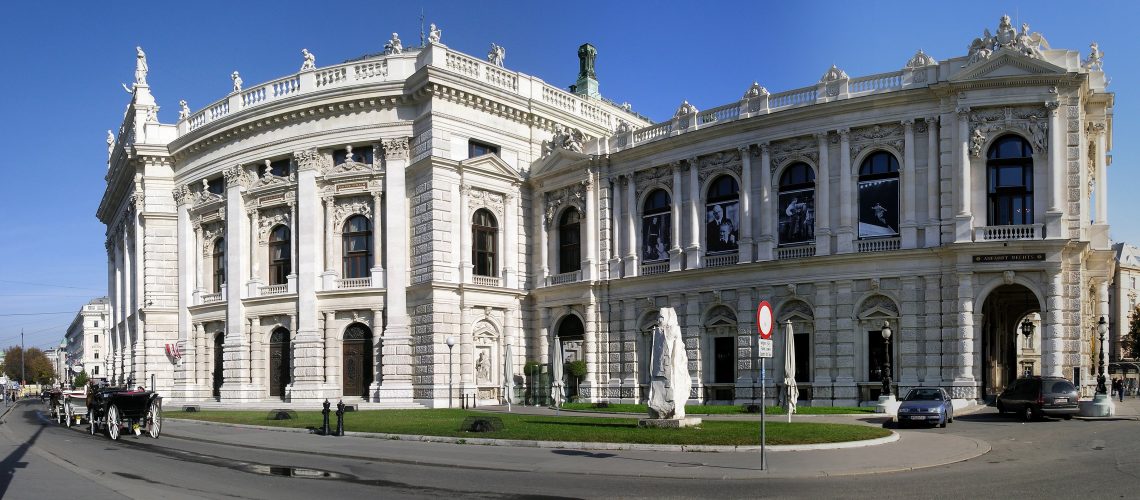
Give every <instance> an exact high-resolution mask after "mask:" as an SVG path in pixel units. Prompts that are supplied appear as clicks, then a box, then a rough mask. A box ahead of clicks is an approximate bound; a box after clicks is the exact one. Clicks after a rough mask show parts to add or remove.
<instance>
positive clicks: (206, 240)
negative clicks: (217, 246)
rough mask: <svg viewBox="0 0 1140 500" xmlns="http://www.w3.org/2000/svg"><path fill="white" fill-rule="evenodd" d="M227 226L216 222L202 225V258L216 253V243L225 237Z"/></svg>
mask: <svg viewBox="0 0 1140 500" xmlns="http://www.w3.org/2000/svg"><path fill="white" fill-rule="evenodd" d="M225 233H226V224H225V223H224V222H214V223H211V224H203V225H202V256H203V257H209V256H210V254H211V253H213V252H214V242H215V241H217V239H218V238H221V237H223V236H225Z"/></svg>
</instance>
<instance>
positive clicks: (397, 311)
mask: <svg viewBox="0 0 1140 500" xmlns="http://www.w3.org/2000/svg"><path fill="white" fill-rule="evenodd" d="M384 163H385V172H386V175H385V177H384V181H385V186H384V192H385V194H386V196H384V205H385V206H384V209H385V213H384V215H385V216H384V221H385V224H387V226H388V227H387V237H388V244H387V245H386V246H387V252H388V268H389V269H391V270H392V272H389V273H385V278H386V279H387V281H388V283H387V285H388V287H387V288H388V290H387V295H386V296H385V303H384V309H385V311H386V313H387V315H388V323H387V324H386V325H385V327H384V343H383V351H384V352H383V354H384V371H385V373H384V375H385V376H384V379H383V383H382V384H380V385H378V386H377V388H376V389H377V390H376V391H375V392H373V394H374V396H375V397H374V398H373V400H378V401H381V402H393V403H396V402H398V403H410V402H411V401H412V345H411V344H412V337H411V331H410V329H409V328H408V306H407V288H408V273H407V269H408V257H407V255H408V210H407V207H406V199H407V189H406V188H405V185H404V177H405V175H406V173H405V169H406V168H407V165H408V138H407V137H400V138H397V139H393V140H389V141H384ZM374 384H375V383H374Z"/></svg>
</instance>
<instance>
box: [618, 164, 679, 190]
mask: <svg viewBox="0 0 1140 500" xmlns="http://www.w3.org/2000/svg"><path fill="white" fill-rule="evenodd" d="M633 179H634V183H635V184H634V185H635V186H636V188H637V191H638V192H645V191H648V190H649V188H650V187H653V186H668V185H669V184H670V183H671V182H672V179H673V167H672V166H670V165H661V166H657V167H653V168H647V169H645V170H639V171H637V172H635V173H634V174H633ZM615 183H616V181H615Z"/></svg>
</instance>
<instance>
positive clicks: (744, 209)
mask: <svg viewBox="0 0 1140 500" xmlns="http://www.w3.org/2000/svg"><path fill="white" fill-rule="evenodd" d="M736 150H737V151H739V152H740V161H741V165H740V184H741V186H740V245H739V251H738V252H737V258H738V261H737V262H739V263H740V264H746V263H749V262H752V146H751V145H748V146H739V147H737V148H736Z"/></svg>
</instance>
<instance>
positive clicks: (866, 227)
mask: <svg viewBox="0 0 1140 500" xmlns="http://www.w3.org/2000/svg"><path fill="white" fill-rule="evenodd" d="M898 234H899V161H898V159H896V158H895V156H894V155H892V154H890V153H888V152H886V151H878V152H875V153H871V154H870V155H868V156H867V158H865V159H864V160H863V164H862V165H860V166H859V237H860V238H877V237H889V236H898Z"/></svg>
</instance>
